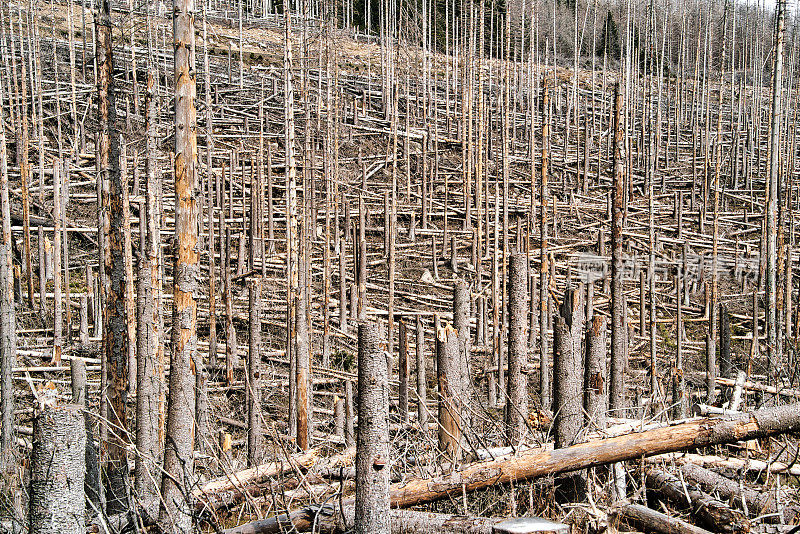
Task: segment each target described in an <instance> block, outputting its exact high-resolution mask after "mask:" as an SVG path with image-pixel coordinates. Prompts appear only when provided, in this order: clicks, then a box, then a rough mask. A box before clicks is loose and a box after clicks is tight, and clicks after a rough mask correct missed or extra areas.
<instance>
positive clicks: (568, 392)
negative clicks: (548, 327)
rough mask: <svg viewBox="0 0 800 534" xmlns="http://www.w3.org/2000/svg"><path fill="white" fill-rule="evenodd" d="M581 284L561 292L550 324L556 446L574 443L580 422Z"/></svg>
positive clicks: (581, 384)
mask: <svg viewBox="0 0 800 534" xmlns="http://www.w3.org/2000/svg"><path fill="white" fill-rule="evenodd" d="M583 317H584V307H583V285H581V286H579V288H578V289H573V288H569V289H567V290H566V291H565V293H564V301H563V302H562V303H561V306H560V309H559V313H558V315H557V316H556V319H555V325H554V326H553V328H554V330H553V413H554V414H555V438H556V447H558V448H562V447H568V446H570V445H572V444H573V443H575V439H576V438H577V436H578V432H579V431H580V429H581V426H582V424H583V415H582V409H583V398H582V395H580V394H579V393H578V392H580V391H581V388H582V387H583V362H582V355H583V352H582V351H581V345H582V342H583V322H584V319H583Z"/></svg>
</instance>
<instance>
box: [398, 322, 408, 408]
mask: <svg viewBox="0 0 800 534" xmlns="http://www.w3.org/2000/svg"><path fill="white" fill-rule="evenodd" d="M397 334H398V338H399V342H398V359H397V378H398V380H399V381H400V386H399V388H398V402H397V411H398V412H399V414H400V422H401V423H403V424H406V423H408V379H409V374H410V372H411V366H410V364H409V361H408V334H407V332H406V321H405V319H403V318H400V320H399V321H398V331H397Z"/></svg>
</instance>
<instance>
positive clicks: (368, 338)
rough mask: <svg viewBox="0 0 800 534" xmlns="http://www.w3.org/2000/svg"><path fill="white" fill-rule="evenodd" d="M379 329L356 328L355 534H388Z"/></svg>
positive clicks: (385, 401) (385, 391)
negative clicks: (356, 435) (356, 438)
mask: <svg viewBox="0 0 800 534" xmlns="http://www.w3.org/2000/svg"><path fill="white" fill-rule="evenodd" d="M381 345H382V343H381V339H380V334H379V327H378V325H377V324H376V323H368V322H363V323H361V324H359V326H358V442H357V445H356V499H355V518H356V520H355V532H356V533H357V534H389V532H390V516H389V473H390V471H391V467H390V458H389V417H388V416H389V374H388V371H387V365H386V358H385V357H384V354H383V350H382V349H381Z"/></svg>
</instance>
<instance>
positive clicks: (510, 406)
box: [506, 253, 529, 445]
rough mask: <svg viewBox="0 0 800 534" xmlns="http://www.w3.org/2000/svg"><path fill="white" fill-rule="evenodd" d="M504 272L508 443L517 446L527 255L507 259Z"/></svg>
mask: <svg viewBox="0 0 800 534" xmlns="http://www.w3.org/2000/svg"><path fill="white" fill-rule="evenodd" d="M508 268H509V272H508V285H509V289H508V298H509V302H508V401H507V402H506V426H507V431H508V439H509V442H510V443H511V444H512V445H513V444H517V443H519V442H520V441H521V440H522V439H523V437H524V436H525V434H526V431H527V428H528V421H527V420H528V374H527V367H528V333H527V328H528V311H529V306H528V255H527V254H525V253H518V254H514V255H513V256H511V260H510V261H509V265H508Z"/></svg>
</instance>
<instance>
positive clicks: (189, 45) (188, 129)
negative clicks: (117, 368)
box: [159, 0, 200, 533]
mask: <svg viewBox="0 0 800 534" xmlns="http://www.w3.org/2000/svg"><path fill="white" fill-rule="evenodd" d="M194 13H195V7H194V0H173V18H172V30H173V36H174V42H175V246H176V251H175V252H176V253H175V268H174V269H175V274H174V278H173V305H172V321H173V322H172V324H173V327H172V331H173V337H172V339H173V348H172V355H171V358H170V373H169V400H168V408H167V432H166V443H165V448H164V477H163V481H162V484H161V495H162V497H163V500H162V503H163V504H162V507H161V511H160V514H159V523H160V524H161V525H162V528H164V529H165V530H171V531H172V532H185V533H188V532H191V530H192V523H193V521H192V518H193V515H192V508H191V494H190V492H189V488H190V486H191V484H192V483H193V478H194V477H193V471H194V468H193V460H192V455H193V452H194V434H193V426H194V413H195V392H194V386H195V378H194V372H195V368H194V366H193V365H192V362H193V361H194V360H195V359H196V357H197V300H196V295H197V292H198V287H197V283H198V278H199V271H200V265H199V257H198V250H197V229H198V228H197V220H198V207H197V197H196V195H197V168H196V166H197V132H196V128H197V111H196V110H195V107H194V101H195V95H196V93H197V80H196V73H195V69H194V65H195V50H194Z"/></svg>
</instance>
